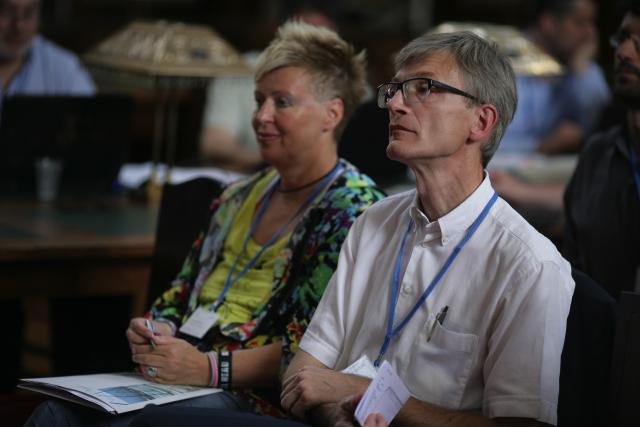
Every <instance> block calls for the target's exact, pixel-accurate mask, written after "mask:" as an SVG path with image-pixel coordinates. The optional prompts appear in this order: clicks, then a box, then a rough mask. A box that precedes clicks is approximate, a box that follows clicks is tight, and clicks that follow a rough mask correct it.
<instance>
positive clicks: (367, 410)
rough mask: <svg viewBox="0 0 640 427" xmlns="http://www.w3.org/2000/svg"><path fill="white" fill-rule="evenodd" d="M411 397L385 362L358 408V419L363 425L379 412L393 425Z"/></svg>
mask: <svg viewBox="0 0 640 427" xmlns="http://www.w3.org/2000/svg"><path fill="white" fill-rule="evenodd" d="M409 396H410V394H409V390H407V387H406V386H405V385H404V383H403V382H402V380H401V379H400V377H398V374H396V371H395V370H394V369H393V367H392V366H391V365H390V364H389V363H388V362H387V361H386V360H385V361H384V362H383V363H382V366H380V369H378V375H376V377H375V378H374V379H373V381H372V382H371V384H369V388H367V391H366V392H365V393H364V396H362V399H361V400H360V403H359V404H358V407H357V408H356V413H355V415H356V419H357V420H358V422H359V423H360V425H363V424H364V422H365V421H366V419H367V417H368V416H369V415H370V414H373V413H376V412H377V413H379V414H381V415H382V416H383V417H384V419H385V420H386V421H387V423H388V424H391V421H392V420H393V418H394V417H395V416H396V414H397V413H398V412H399V411H400V408H402V406H403V405H404V404H405V403H406V402H407V400H409Z"/></svg>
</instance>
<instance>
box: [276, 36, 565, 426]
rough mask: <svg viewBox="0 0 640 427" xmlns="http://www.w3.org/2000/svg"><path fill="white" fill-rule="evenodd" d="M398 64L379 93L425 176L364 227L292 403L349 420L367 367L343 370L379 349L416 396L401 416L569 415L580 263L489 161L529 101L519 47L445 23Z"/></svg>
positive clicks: (289, 398)
mask: <svg viewBox="0 0 640 427" xmlns="http://www.w3.org/2000/svg"><path fill="white" fill-rule="evenodd" d="M396 70H397V72H396V75H395V77H394V78H393V81H392V82H389V83H385V84H382V85H380V86H379V87H378V105H379V106H380V107H381V108H387V109H388V110H389V117H390V125H389V145H388V147H387V155H388V156H389V157H390V158H391V159H393V160H397V161H400V162H402V163H404V164H406V165H407V166H408V167H409V168H411V169H412V171H413V172H414V173H415V176H416V189H415V190H412V191H408V192H405V193H402V194H398V195H395V196H391V197H389V198H387V199H385V200H382V201H380V202H378V203H376V204H375V205H374V206H373V207H371V208H370V210H369V211H368V212H367V213H365V214H364V215H363V216H362V217H361V219H359V220H357V221H356V223H355V224H354V225H353V227H352V228H351V230H350V232H349V236H348V237H347V240H346V241H345V243H344V244H343V247H342V252H341V254H340V260H339V264H338V268H337V270H336V272H335V274H334V276H333V278H332V280H331V282H330V284H329V286H328V287H327V290H326V292H325V294H324V296H323V298H322V301H321V302H320V305H319V306H318V307H317V309H316V312H315V314H314V317H313V319H312V321H311V324H310V326H309V327H308V329H307V331H306V333H305V335H304V337H303V340H302V342H301V344H300V350H299V351H298V352H297V353H296V355H295V357H294V358H293V360H292V362H291V364H290V365H289V368H288V369H287V371H286V373H285V375H284V379H283V390H282V394H281V403H282V405H283V407H284V408H285V409H287V410H289V411H291V412H292V413H293V414H295V415H298V416H306V417H308V419H311V420H313V421H314V422H315V421H318V420H324V421H327V419H329V420H330V421H331V420H335V417H336V416H337V417H344V416H345V415H346V414H345V408H346V405H344V406H340V405H339V403H338V402H340V401H341V399H343V403H344V402H345V401H346V402H348V401H349V396H353V395H355V396H358V395H360V394H362V393H363V392H364V390H365V389H366V387H367V385H368V384H369V380H368V379H366V378H365V377H362V376H358V375H353V374H347V373H342V372H340V371H342V370H344V369H345V368H348V367H350V366H352V364H354V362H356V361H359V360H360V361H361V362H362V359H361V358H362V357H364V356H366V357H367V358H368V359H369V360H370V361H373V365H374V367H377V366H379V365H380V363H381V362H383V361H388V362H389V363H390V364H391V365H392V366H393V367H394V368H395V370H396V371H397V373H398V374H399V376H400V377H401V379H402V380H403V381H404V383H405V384H406V386H407V388H408V389H409V391H410V393H411V395H412V397H411V398H410V400H409V401H408V403H407V404H405V405H404V407H403V408H402V409H401V411H400V413H399V414H398V416H397V418H396V419H395V420H394V424H396V425H400V426H402V425H411V426H416V425H425V426H441V425H442V426H443V425H447V426H448V425H462V426H467V425H474V426H477V425H492V424H493V423H494V422H511V423H513V424H515V425H525V424H526V425H534V424H537V423H547V424H555V423H556V418H557V411H556V407H557V399H558V382H559V372H560V356H561V352H562V347H563V342H564V335H565V329H566V319H567V315H568V312H569V306H570V302H571V297H572V294H573V288H574V284H573V280H572V279H571V274H570V266H569V264H568V263H567V262H566V261H565V260H564V259H563V258H562V257H561V256H560V254H559V253H558V252H557V251H556V249H555V247H554V246H553V244H552V243H551V242H549V241H548V240H547V239H546V238H545V237H543V236H542V235H540V234H539V233H538V232H536V231H535V230H534V229H533V228H532V227H531V226H530V225H529V224H527V223H526V222H525V221H524V220H523V219H522V217H520V216H519V215H518V214H517V213H516V212H515V211H514V210H513V209H512V208H511V207H510V206H509V205H508V204H507V203H506V202H504V201H503V200H501V199H500V198H499V197H498V196H497V194H496V193H495V191H494V190H493V188H492V186H491V182H490V179H489V177H488V175H487V173H486V172H485V170H484V168H485V167H486V165H487V163H488V162H489V160H490V159H491V156H492V155H493V153H494V152H495V151H496V149H497V148H498V145H499V143H500V139H501V138H502V135H503V134H504V132H505V130H506V128H507V126H508V124H509V122H510V121H511V118H512V116H513V113H514V110H515V107H516V99H517V95H516V88H515V78H514V74H513V70H512V68H511V65H510V63H509V60H508V59H507V58H506V57H505V56H504V55H502V54H501V53H499V52H498V51H497V49H496V47H495V46H494V45H492V44H490V43H488V42H487V41H485V40H483V39H482V38H480V37H478V36H476V35H474V34H472V33H469V32H461V33H447V34H431V35H425V36H422V37H420V38H417V39H415V40H413V41H412V42H410V43H409V44H408V45H407V46H405V47H404V48H403V49H402V51H401V52H400V53H399V54H398V56H397V57H396ZM362 363H365V364H366V363H367V362H366V361H364V362H362ZM369 363H371V362H369ZM353 369H354V368H353V367H352V370H353ZM358 372H361V371H359V370H358V369H356V370H355V373H356V374H357V373H358ZM356 399H357V397H356Z"/></svg>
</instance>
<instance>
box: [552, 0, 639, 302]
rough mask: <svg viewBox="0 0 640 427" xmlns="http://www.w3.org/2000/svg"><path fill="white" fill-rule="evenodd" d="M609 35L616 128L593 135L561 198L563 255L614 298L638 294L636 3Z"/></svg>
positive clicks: (627, 6) (628, 5)
mask: <svg viewBox="0 0 640 427" xmlns="http://www.w3.org/2000/svg"><path fill="white" fill-rule="evenodd" d="M623 7H624V11H625V15H624V18H623V19H622V22H621V24H620V27H619V28H618V30H617V32H616V33H615V34H614V35H612V36H611V38H610V41H611V46H612V47H613V48H614V80H613V92H614V95H615V96H616V97H617V98H619V99H620V100H621V101H622V103H623V104H624V105H625V106H626V120H625V123H624V124H622V125H615V126H613V127H611V128H610V129H608V130H606V131H604V132H602V133H599V134H597V135H594V136H593V137H592V138H591V139H590V140H589V141H588V142H587V144H586V146H585V148H584V150H583V151H582V153H581V154H580V160H579V162H578V166H577V167H576V170H575V173H574V174H573V177H572V178H571V181H570V183H569V185H568V187H567V191H566V193H565V195H564V202H565V234H564V237H565V238H564V254H565V256H566V257H567V258H568V259H569V260H570V261H571V262H572V263H573V264H574V265H575V266H577V267H578V268H580V269H581V270H583V271H584V272H585V273H587V274H588V275H589V276H591V277H592V278H593V279H594V280H595V281H596V282H598V283H599V284H601V285H602V286H603V287H604V288H605V289H606V290H607V291H608V292H609V293H610V294H611V295H612V296H613V297H614V298H618V297H619V295H620V292H622V291H636V292H638V291H640V251H639V250H638V247H640V167H639V166H638V165H639V164H640V157H639V154H638V153H640V1H627V2H624V3H623Z"/></svg>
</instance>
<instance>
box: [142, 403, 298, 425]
mask: <svg viewBox="0 0 640 427" xmlns="http://www.w3.org/2000/svg"><path fill="white" fill-rule="evenodd" d="M130 426H131V427H183V426H189V427H212V426H215V427H227V426H228V427H232V426H233V427H235V426H255V427H306V426H307V424H301V423H298V422H295V421H291V420H283V419H279V418H273V417H267V416H261V415H256V414H252V413H249V412H238V411H229V410H225V409H210V408H179V407H173V406H147V407H146V408H145V409H143V410H142V412H141V413H140V414H139V415H138V416H137V417H136V418H134V420H133V422H132V423H131V424H130Z"/></svg>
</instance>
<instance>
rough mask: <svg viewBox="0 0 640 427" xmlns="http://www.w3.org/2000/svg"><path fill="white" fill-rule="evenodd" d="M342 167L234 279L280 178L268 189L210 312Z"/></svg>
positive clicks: (337, 168)
mask: <svg viewBox="0 0 640 427" xmlns="http://www.w3.org/2000/svg"><path fill="white" fill-rule="evenodd" d="M343 167H344V166H343V165H342V163H340V162H338V163H337V164H336V165H335V166H334V167H333V169H332V170H331V172H329V174H328V175H327V176H326V177H324V178H323V179H322V181H320V182H319V183H318V184H317V185H316V186H315V188H314V189H313V192H312V193H311V194H310V195H309V197H307V199H306V200H305V201H304V203H303V204H302V205H300V207H299V208H298V210H297V211H296V212H295V213H294V214H293V215H291V217H289V219H288V220H287V222H286V223H285V224H284V225H283V226H281V227H280V228H279V229H278V230H277V231H276V232H275V233H274V234H273V235H272V236H271V237H270V238H269V240H267V242H266V243H265V244H264V245H263V246H262V247H261V248H260V250H259V251H258V252H257V253H256V254H255V255H254V256H253V257H252V258H251V259H250V260H249V262H247V264H246V265H245V266H244V268H243V269H242V270H240V272H238V274H236V276H235V277H233V274H234V273H235V271H236V268H237V266H238V261H239V260H240V257H241V256H242V254H243V253H244V252H245V251H246V250H247V244H248V243H249V239H251V236H252V235H253V233H254V231H255V230H256V228H257V227H258V224H260V221H261V220H262V217H263V216H264V214H265V212H266V211H267V207H268V206H269V203H270V202H271V198H272V197H273V194H274V193H275V190H276V188H277V187H278V184H279V182H280V178H278V179H277V180H276V181H275V182H274V183H273V185H272V186H271V188H270V189H269V192H268V193H267V195H266V196H265V199H264V202H263V203H262V206H261V207H260V210H259V211H258V214H257V215H256V216H255V218H254V219H253V221H252V222H251V226H250V227H249V231H248V232H247V235H246V236H245V238H244V241H243V243H242V249H241V250H240V253H239V254H238V256H237V257H236V259H235V260H234V261H233V264H232V265H231V268H230V269H229V273H228V274H227V279H226V280H225V283H224V287H223V288H222V291H221V292H220V295H218V298H216V301H215V303H213V304H212V305H211V306H210V307H209V310H210V311H215V310H217V309H218V307H219V306H220V304H222V302H223V301H224V298H225V297H226V295H227V293H228V292H229V289H231V287H232V286H233V285H235V284H236V283H237V282H238V280H240V278H241V277H242V276H244V275H245V274H246V273H247V271H249V270H250V269H251V268H252V267H253V266H254V265H255V263H256V262H258V259H260V257H261V256H262V254H263V253H264V252H265V251H266V250H267V249H268V248H269V247H270V246H271V245H273V244H274V243H275V242H276V241H278V239H279V238H280V237H282V235H283V234H284V232H285V231H286V230H287V228H289V226H290V225H291V223H292V222H293V221H294V220H295V219H296V218H297V217H298V216H299V215H300V214H302V213H303V212H304V211H306V210H307V208H308V207H309V206H310V205H311V203H312V202H313V200H314V199H315V198H316V197H317V196H318V194H320V192H321V191H322V190H323V189H324V188H325V187H326V186H327V184H328V183H329V182H331V180H332V179H333V178H334V177H335V176H336V175H337V174H338V173H339V172H340V171H341V170H342V169H343Z"/></svg>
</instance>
